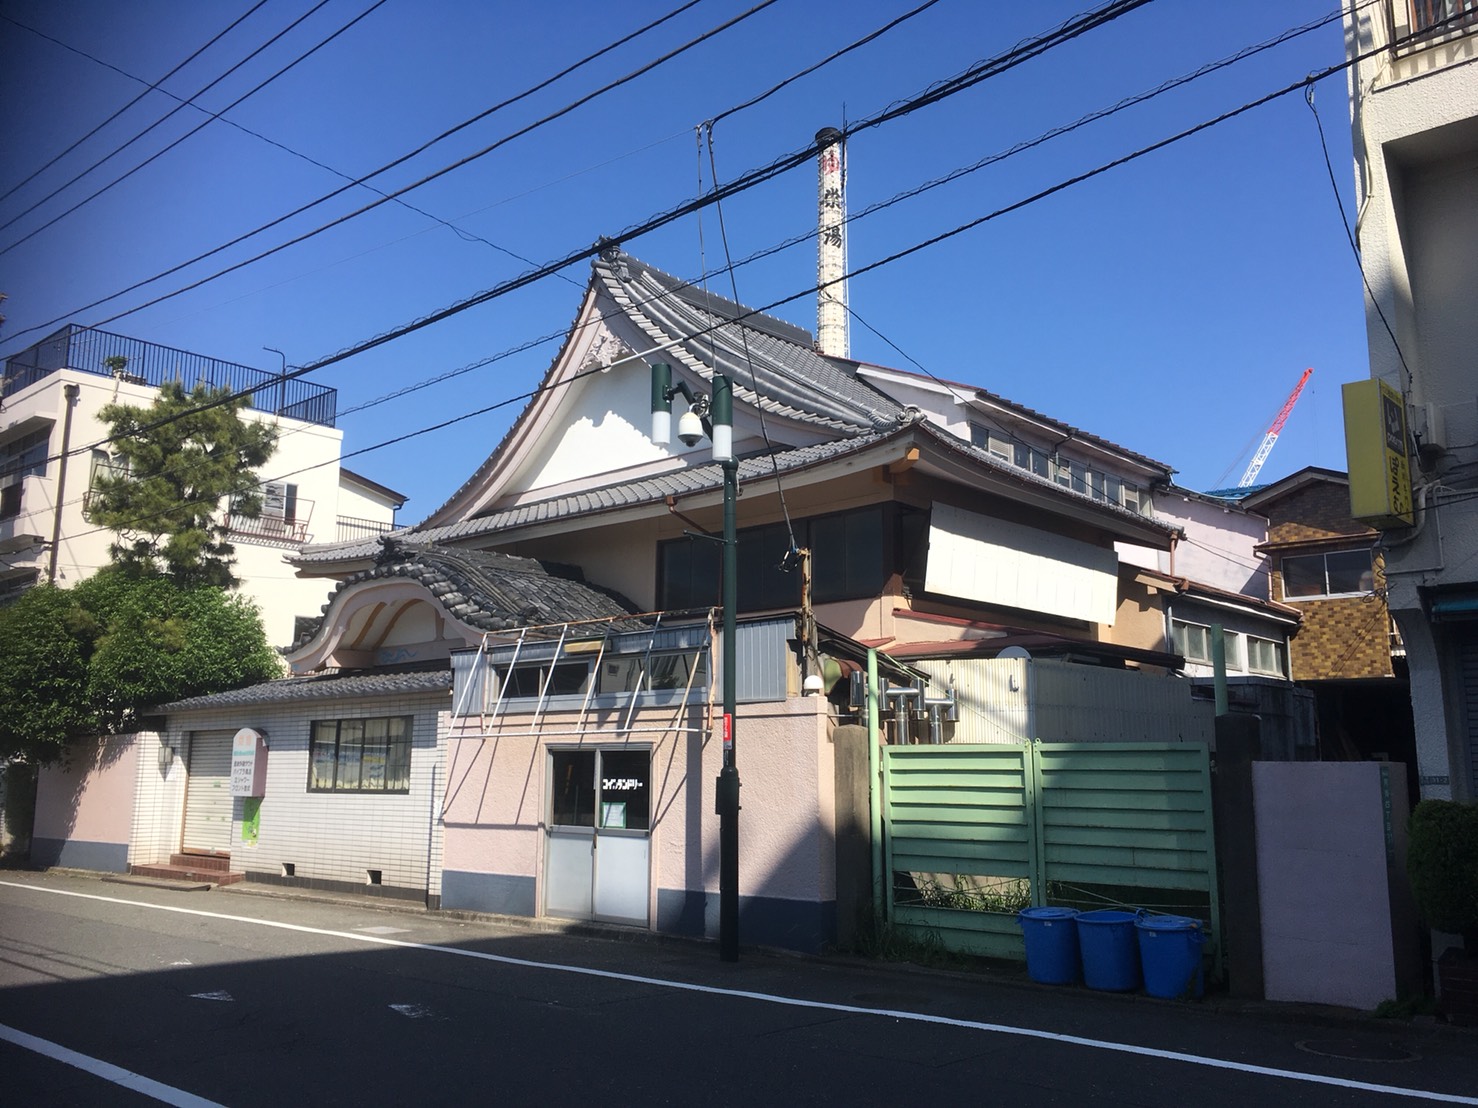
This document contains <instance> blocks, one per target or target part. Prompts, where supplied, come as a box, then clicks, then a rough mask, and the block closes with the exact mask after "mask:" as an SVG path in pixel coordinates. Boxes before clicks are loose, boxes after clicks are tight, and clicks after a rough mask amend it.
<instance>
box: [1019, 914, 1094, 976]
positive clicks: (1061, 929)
mask: <svg viewBox="0 0 1478 1108" xmlns="http://www.w3.org/2000/svg"><path fill="white" fill-rule="evenodd" d="M1077 916H1078V910H1077V909H1076V908H1023V909H1022V910H1021V911H1020V912H1018V913H1017V916H1016V922H1017V923H1019V924H1021V937H1022V938H1023V939H1025V940H1026V973H1027V976H1028V977H1030V978H1031V979H1032V980H1033V981H1040V982H1041V983H1042V984H1043V985H1071V984H1072V983H1073V982H1074V981H1076V980H1077V979H1078V975H1079V962H1078V927H1077V924H1076V923H1074V922H1073V921H1074V920H1076V919H1077Z"/></svg>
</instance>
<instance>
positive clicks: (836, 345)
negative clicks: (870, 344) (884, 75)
mask: <svg viewBox="0 0 1478 1108" xmlns="http://www.w3.org/2000/svg"><path fill="white" fill-rule="evenodd" d="M816 146H817V148H818V149H817V178H818V184H817V240H816V284H817V285H819V286H820V289H819V291H818V292H817V293H816V349H818V350H820V351H821V353H823V354H825V355H827V356H828V357H833V358H846V357H849V356H850V354H851V342H850V341H849V339H848V337H847V336H848V330H849V328H848V325H847V282H846V280H845V277H846V273H847V223H846V218H847V204H846V196H845V193H844V188H843V185H844V182H845V180H846V168H845V166H846V148H845V147H844V146H843V144H842V133H841V132H840V131H838V130H837V129H836V128H835V127H823V128H822V129H821V130H819V131H817V132H816Z"/></svg>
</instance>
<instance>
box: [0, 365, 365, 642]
mask: <svg viewBox="0 0 1478 1108" xmlns="http://www.w3.org/2000/svg"><path fill="white" fill-rule="evenodd" d="M66 384H75V385H77V386H78V389H79V392H78V398H77V403H76V405H75V407H74V409H73V413H72V434H71V442H70V449H71V450H79V449H83V453H81V454H80V455H78V456H74V457H72V458H70V459H68V461H67V470H66V482H65V489H64V490H63V492H62V496H63V498H64V503H63V504H62V527H61V536H62V538H61V542H60V544H59V546H58V551H57V575H56V583H57V584H58V585H60V586H62V587H64V588H66V587H70V586H72V585H75V584H76V583H77V582H78V581H81V580H82V579H83V578H86V577H90V576H91V575H92V574H93V573H95V572H97V570H99V569H101V568H102V567H103V566H104V565H107V564H108V547H109V545H110V544H111V543H112V542H113V541H114V538H115V536H114V534H113V532H111V531H109V530H107V529H104V528H100V527H98V526H97V525H95V524H93V523H91V522H89V521H88V520H87V518H86V517H85V516H84V515H83V497H84V495H85V494H86V493H87V491H88V487H89V483H90V480H91V476H92V461H91V458H90V456H89V454H88V452H87V451H86V450H85V449H84V448H86V447H87V446H89V445H91V444H93V443H98V442H101V441H102V440H103V439H104V438H106V437H107V433H108V431H107V427H106V426H105V425H104V424H103V423H102V421H101V420H100V419H99V418H98V413H99V412H100V411H101V410H102V409H103V408H104V407H106V406H107V405H109V404H113V403H123V404H133V405H137V406H148V405H149V404H152V403H153V402H154V398H155V396H156V395H157V390H155V389H153V388H150V387H148V386H144V385H133V384H128V383H126V382H123V381H120V380H118V379H117V378H113V377H104V376H100V375H98V374H95V373H79V372H77V371H75V370H59V371H58V372H56V373H53V374H51V375H49V376H47V377H46V378H44V379H43V380H41V381H38V382H37V383H36V384H34V385H32V386H31V387H30V388H28V389H24V390H22V391H20V392H18V393H16V394H14V395H12V396H11V397H9V398H7V400H6V403H5V415H4V422H5V425H6V427H15V426H18V425H20V424H23V423H25V422H27V421H28V420H35V421H38V422H37V426H42V425H43V424H42V423H40V422H39V421H41V420H50V421H51V439H50V443H49V446H48V455H49V456H52V457H55V456H56V455H59V454H60V453H61V447H62V434H63V427H64V422H65V407H64V390H63V386H64V385H66ZM243 417H244V418H246V419H251V420H260V421H270V422H274V423H276V424H277V425H278V427H279V435H278V443H277V450H276V452H275V453H274V454H273V456H272V457H271V458H270V459H269V460H268V461H267V463H266V464H265V465H263V466H261V467H260V468H259V470H258V473H259V474H260V476H261V478H262V480H263V481H264V482H267V481H272V480H275V479H280V480H282V481H287V482H291V483H293V484H296V485H297V486H298V504H299V518H303V517H304V516H305V515H306V516H307V517H308V532H309V534H308V541H309V542H314V541H317V542H328V541H333V540H334V538H335V537H336V532H335V527H336V523H337V516H338V515H339V467H338V462H337V459H338V457H339V454H340V451H341V449H342V445H343V437H344V436H343V432H342V431H339V430H336V429H335V428H332V427H322V426H319V425H317V424H313V423H305V422H303V421H301V420H293V419H282V418H279V417H277V416H273V415H270V414H267V413H262V412H257V411H255V410H252V409H247V410H245V411H244V412H243ZM324 462H330V463H331V464H328V465H324V464H322V463H324ZM60 467H61V463H60V462H56V461H53V462H51V463H50V464H49V465H48V467H47V472H46V474H45V476H43V477H32V478H28V479H27V481H26V485H25V489H24V490H23V493H22V498H23V499H22V514H21V516H20V517H19V518H17V519H14V520H7V521H5V523H4V524H3V525H0V539H3V538H6V537H9V536H11V535H17V534H37V535H40V536H41V537H42V538H43V539H45V540H47V541H48V542H49V541H50V539H51V534H52V528H53V525H54V521H55V518H56V497H57V487H58V484H59V475H60ZM310 513H311V514H310ZM232 542H233V543H234V544H235V546H236V570H235V572H236V575H237V577H238V578H240V579H241V581H242V585H241V588H240V591H241V593H242V595H244V596H246V597H248V598H249V599H251V600H252V601H253V602H255V603H256V605H257V606H258V608H260V610H261V612H262V621H263V623H264V625H265V626H266V629H267V641H268V642H269V643H271V644H272V645H273V646H286V645H288V644H289V643H291V642H292V639H293V624H294V618H295V617H296V616H299V615H304V616H316V615H318V614H319V609H320V608H321V607H322V605H323V602H324V600H325V599H326V598H327V596H328V584H329V583H328V582H325V581H322V580H311V579H308V580H305V579H300V578H298V577H296V576H295V575H294V574H293V571H292V569H291V567H289V566H288V565H287V564H286V562H284V561H283V556H284V555H285V554H287V553H288V552H289V551H290V550H291V549H293V545H292V544H291V543H288V542H283V541H268V540H264V539H262V538H255V537H252V536H247V535H236V536H233V537H232ZM6 560H7V561H10V562H13V563H16V564H28V565H34V566H35V567H36V568H37V569H38V570H39V571H40V580H41V581H43V582H44V581H45V580H46V579H47V571H48V563H49V552H48V550H47V549H46V548H32V549H31V550H30V551H27V552H24V553H22V554H20V555H12V556H7V559H6Z"/></svg>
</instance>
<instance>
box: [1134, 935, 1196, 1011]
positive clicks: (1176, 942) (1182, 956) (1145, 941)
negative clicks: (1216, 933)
mask: <svg viewBox="0 0 1478 1108" xmlns="http://www.w3.org/2000/svg"><path fill="white" fill-rule="evenodd" d="M1135 930H1136V931H1137V932H1138V933H1139V956H1140V961H1141V962H1142V963H1143V965H1144V991H1145V992H1147V993H1149V994H1150V996H1160V997H1165V998H1166V999H1167V1000H1174V999H1175V998H1176V997H1182V996H1200V995H1201V994H1202V992H1204V991H1205V981H1204V979H1203V977H1202V971H1201V947H1202V945H1203V944H1204V943H1205V942H1206V933H1205V932H1204V931H1202V930H1201V921H1200V920H1195V919H1189V918H1187V917H1185V916H1144V917H1142V918H1140V920H1139V921H1138V922H1137V923H1136V925H1135Z"/></svg>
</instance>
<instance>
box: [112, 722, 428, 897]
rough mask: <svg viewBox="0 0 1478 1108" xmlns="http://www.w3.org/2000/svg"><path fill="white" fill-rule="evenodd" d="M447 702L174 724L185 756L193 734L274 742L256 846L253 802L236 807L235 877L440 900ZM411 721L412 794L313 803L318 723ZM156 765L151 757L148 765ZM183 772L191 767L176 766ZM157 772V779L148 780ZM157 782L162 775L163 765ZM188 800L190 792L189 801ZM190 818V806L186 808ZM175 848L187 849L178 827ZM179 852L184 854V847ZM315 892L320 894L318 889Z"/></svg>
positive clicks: (321, 796)
mask: <svg viewBox="0 0 1478 1108" xmlns="http://www.w3.org/2000/svg"><path fill="white" fill-rule="evenodd" d="M446 700H447V694H446V693H434V694H425V695H418V696H411V697H385V698H379V699H357V700H344V701H333V700H323V701H309V702H305V703H298V704H279V705H270V706H266V707H263V708H254V709H233V710H230V711H220V710H217V711H213V712H209V713H206V712H200V713H192V714H189V715H184V714H179V715H175V716H171V717H170V720H169V731H168V733H167V735H166V739H167V741H169V742H170V743H172V744H173V745H174V746H175V748H176V749H178V750H184V749H185V746H186V741H187V738H188V735H189V733H190V732H191V731H209V730H217V729H231V730H235V729H238V728H242V727H251V728H254V729H256V730H258V731H262V732H264V733H265V734H266V736H267V744H268V753H267V778H266V788H265V795H264V796H263V798H262V802H261V816H260V830H259V834H258V837H257V841H256V842H255V843H250V842H246V841H243V839H242V827H241V819H242V811H243V805H244V802H243V801H242V800H241V799H237V800H235V801H234V802H233V807H234V811H233V822H232V828H231V868H232V869H233V870H238V871H242V872H245V873H246V874H247V875H248V877H249V878H250V877H252V876H257V877H259V878H267V879H274V880H275V879H279V878H282V877H284V876H286V875H287V874H288V873H289V871H290V872H291V875H292V876H293V877H294V878H296V879H297V880H298V881H299V882H302V883H305V884H306V883H309V882H320V883H322V882H334V883H338V884H339V886H340V887H357V886H367V885H369V884H370V883H371V877H370V875H371V873H377V874H378V876H379V883H380V884H381V885H382V886H390V887H394V888H396V889H413V890H418V891H419V892H420V893H421V895H424V896H436V895H439V893H440V877H439V874H438V873H437V871H438V870H439V869H440V854H441V844H440V837H441V832H440V820H439V816H440V806H441V802H442V795H443V793H444V791H445V790H444V783H443V780H442V774H443V768H442V753H441V751H442V745H441V744H440V743H439V742H438V738H437V736H438V715H439V710H440V709H442V708H443V707H444V705H445V702H446ZM407 715H408V716H411V717H413V719H414V723H413V726H412V745H411V774H410V790H409V792H407V793H370V792H365V793H352V792H345V793H310V792H309V791H308V736H309V730H310V727H311V724H312V722H313V721H314V720H324V719H351V718H356V717H372V716H407ZM148 763H149V758H148V756H147V754H143V752H141V757H140V764H141V766H146V765H147V764H148ZM176 769H177V770H180V771H181V776H182V777H183V772H182V767H180V766H178V765H177V766H176ZM145 772H147V771H145ZM154 773H155V774H156V775H157V774H158V773H159V770H158V767H157V765H155V767H154ZM181 797H182V800H183V791H182V793H181ZM180 812H181V813H183V805H182V806H181V808H180ZM174 842H175V843H176V844H178V842H179V824H178V823H176V824H175V830H174ZM176 848H177V846H176ZM310 887H311V886H310Z"/></svg>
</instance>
